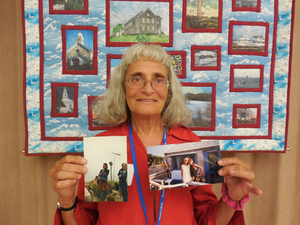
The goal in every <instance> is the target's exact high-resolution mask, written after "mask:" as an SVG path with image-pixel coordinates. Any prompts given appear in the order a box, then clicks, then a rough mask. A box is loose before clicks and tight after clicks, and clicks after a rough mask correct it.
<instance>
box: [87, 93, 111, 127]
mask: <svg viewBox="0 0 300 225" xmlns="http://www.w3.org/2000/svg"><path fill="white" fill-rule="evenodd" d="M103 98H104V95H103V96H88V113H89V130H107V129H109V128H111V126H110V125H109V124H105V123H103V122H102V120H101V119H100V118H99V115H98V114H97V113H96V109H95V107H96V105H97V103H98V102H99V101H101V100H102V99H103Z"/></svg>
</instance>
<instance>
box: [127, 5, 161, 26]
mask: <svg viewBox="0 0 300 225" xmlns="http://www.w3.org/2000/svg"><path fill="white" fill-rule="evenodd" d="M147 11H149V12H150V13H151V14H152V15H154V16H155V17H156V18H157V19H161V17H159V16H156V15H155V14H154V13H153V12H152V11H151V10H150V9H149V8H148V9H146V10H145V11H141V12H139V13H138V14H136V15H135V16H134V17H132V18H131V19H130V20H128V21H127V22H126V23H125V24H124V26H125V25H126V24H128V23H129V22H131V21H133V20H135V19H137V18H138V17H140V16H141V15H142V14H143V13H145V12H147ZM158 17H159V18H158Z"/></svg>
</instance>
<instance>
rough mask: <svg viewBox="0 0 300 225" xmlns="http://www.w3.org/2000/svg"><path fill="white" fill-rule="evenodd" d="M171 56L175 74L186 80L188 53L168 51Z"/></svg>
mask: <svg viewBox="0 0 300 225" xmlns="http://www.w3.org/2000/svg"><path fill="white" fill-rule="evenodd" d="M168 54H169V55H170V56H171V59H172V62H173V66H174V70H175V73H176V75H177V77H178V78H179V79H180V78H181V79H185V78H186V52H185V51H168Z"/></svg>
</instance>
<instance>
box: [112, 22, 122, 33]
mask: <svg viewBox="0 0 300 225" xmlns="http://www.w3.org/2000/svg"><path fill="white" fill-rule="evenodd" d="M122 30H124V27H123V25H122V24H120V23H119V24H118V25H117V26H115V27H114V28H113V33H118V32H119V36H121V31H122Z"/></svg>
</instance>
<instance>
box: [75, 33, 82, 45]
mask: <svg viewBox="0 0 300 225" xmlns="http://www.w3.org/2000/svg"><path fill="white" fill-rule="evenodd" d="M76 43H79V44H82V45H84V38H83V35H82V33H81V32H80V31H79V33H78V35H77V37H76Z"/></svg>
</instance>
